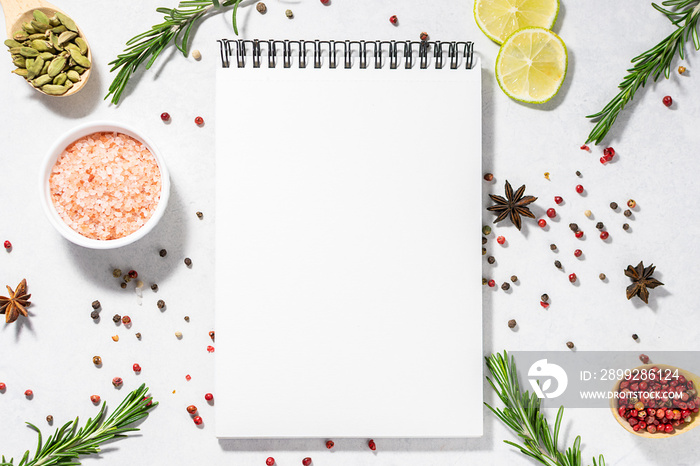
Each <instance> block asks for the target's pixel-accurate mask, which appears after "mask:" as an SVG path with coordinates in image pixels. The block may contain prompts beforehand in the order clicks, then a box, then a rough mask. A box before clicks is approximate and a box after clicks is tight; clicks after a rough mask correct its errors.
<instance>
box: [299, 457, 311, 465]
mask: <svg viewBox="0 0 700 466" xmlns="http://www.w3.org/2000/svg"><path fill="white" fill-rule="evenodd" d="M301 464H302V465H303V466H309V465H310V464H311V458H309V457H308V456H307V457H306V458H304V459H303V460H301Z"/></svg>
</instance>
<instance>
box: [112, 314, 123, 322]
mask: <svg viewBox="0 0 700 466" xmlns="http://www.w3.org/2000/svg"><path fill="white" fill-rule="evenodd" d="M121 320H122V316H120V315H119V314H114V317H112V322H114V323H115V324H118V323H119V322H121Z"/></svg>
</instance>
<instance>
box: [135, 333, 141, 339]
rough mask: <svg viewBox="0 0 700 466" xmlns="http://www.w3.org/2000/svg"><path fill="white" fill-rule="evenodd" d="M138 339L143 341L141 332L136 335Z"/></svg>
mask: <svg viewBox="0 0 700 466" xmlns="http://www.w3.org/2000/svg"><path fill="white" fill-rule="evenodd" d="M136 338H138V339H139V340H140V339H141V332H137V333H136Z"/></svg>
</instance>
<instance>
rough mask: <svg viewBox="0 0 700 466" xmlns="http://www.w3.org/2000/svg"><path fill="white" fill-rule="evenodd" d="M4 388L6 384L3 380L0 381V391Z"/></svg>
mask: <svg viewBox="0 0 700 466" xmlns="http://www.w3.org/2000/svg"><path fill="white" fill-rule="evenodd" d="M6 388H7V385H5V384H4V383H3V382H0V392H3V391H5V389H6Z"/></svg>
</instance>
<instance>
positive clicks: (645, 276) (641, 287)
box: [625, 261, 663, 304]
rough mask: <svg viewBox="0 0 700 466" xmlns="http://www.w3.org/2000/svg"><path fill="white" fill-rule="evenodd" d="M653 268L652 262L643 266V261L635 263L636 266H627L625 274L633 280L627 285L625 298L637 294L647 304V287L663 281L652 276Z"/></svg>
mask: <svg viewBox="0 0 700 466" xmlns="http://www.w3.org/2000/svg"><path fill="white" fill-rule="evenodd" d="M655 269H656V267H654V264H652V265H650V266H649V267H644V262H643V261H642V262H640V263H639V264H637V267H632V266H631V265H628V266H627V269H626V270H625V275H627V276H628V277H630V278H631V279H632V282H633V283H632V284H631V285H630V286H628V287H627V299H632V297H634V296H638V297H639V299H641V300H642V301H644V303H645V304H649V289H653V288H656V287H657V286H659V285H663V283H661V282H660V281H658V280H657V279H656V278H654V277H652V275H653V274H654V270H655Z"/></svg>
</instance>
